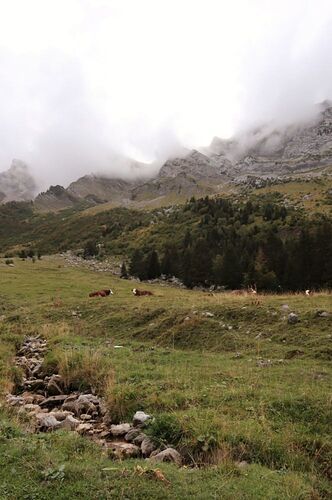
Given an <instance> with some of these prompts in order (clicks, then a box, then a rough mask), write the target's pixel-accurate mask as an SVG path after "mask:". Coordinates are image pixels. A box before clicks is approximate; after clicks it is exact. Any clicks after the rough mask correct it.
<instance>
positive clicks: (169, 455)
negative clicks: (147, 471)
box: [149, 448, 182, 466]
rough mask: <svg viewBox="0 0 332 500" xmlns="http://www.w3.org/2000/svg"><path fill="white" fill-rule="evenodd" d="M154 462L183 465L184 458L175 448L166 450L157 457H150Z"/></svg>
mask: <svg viewBox="0 0 332 500" xmlns="http://www.w3.org/2000/svg"><path fill="white" fill-rule="evenodd" d="M149 460H151V461H152V462H174V463H175V464H176V465H178V466H180V465H182V457H181V455H180V453H179V452H178V451H176V450H175V449H174V448H166V450H163V451H160V452H159V453H157V454H156V455H153V456H150V459H149Z"/></svg>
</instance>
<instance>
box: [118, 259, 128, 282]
mask: <svg viewBox="0 0 332 500" xmlns="http://www.w3.org/2000/svg"><path fill="white" fill-rule="evenodd" d="M120 277H121V278H123V279H127V278H128V273H127V267H126V264H125V262H122V265H121V274H120Z"/></svg>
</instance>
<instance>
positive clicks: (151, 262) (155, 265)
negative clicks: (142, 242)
mask: <svg viewBox="0 0 332 500" xmlns="http://www.w3.org/2000/svg"><path fill="white" fill-rule="evenodd" d="M146 270H147V271H146V272H147V278H148V279H149V280H152V279H154V278H158V277H159V276H160V264H159V257H158V254H157V252H156V251H155V250H152V252H151V253H150V255H149V256H148V258H147V263H146Z"/></svg>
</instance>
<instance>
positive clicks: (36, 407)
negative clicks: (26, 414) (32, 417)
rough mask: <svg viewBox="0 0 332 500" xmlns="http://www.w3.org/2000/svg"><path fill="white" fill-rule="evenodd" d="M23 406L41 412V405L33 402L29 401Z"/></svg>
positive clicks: (25, 408) (28, 409)
mask: <svg viewBox="0 0 332 500" xmlns="http://www.w3.org/2000/svg"><path fill="white" fill-rule="evenodd" d="M22 408H23V409H24V410H26V411H34V412H36V411H38V412H40V406H39V405H34V404H32V403H28V404H26V405H24V406H22Z"/></svg>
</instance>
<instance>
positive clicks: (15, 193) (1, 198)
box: [0, 160, 37, 203]
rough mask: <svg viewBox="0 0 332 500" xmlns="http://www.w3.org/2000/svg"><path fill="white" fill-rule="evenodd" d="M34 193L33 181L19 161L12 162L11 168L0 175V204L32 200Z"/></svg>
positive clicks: (35, 189) (35, 187)
mask: <svg viewBox="0 0 332 500" xmlns="http://www.w3.org/2000/svg"><path fill="white" fill-rule="evenodd" d="M36 191H37V186H36V183H35V180H34V178H33V177H32V175H31V174H30V172H29V168H28V166H27V165H26V164H25V163H24V162H23V161H21V160H13V161H12V164H11V167H10V168H9V169H8V170H6V171H5V172H1V173H0V203H6V202H8V201H29V200H32V199H33V198H34V196H35V194H36Z"/></svg>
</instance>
